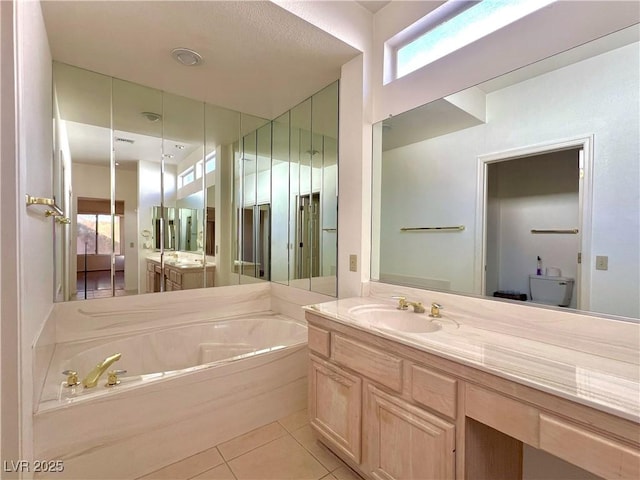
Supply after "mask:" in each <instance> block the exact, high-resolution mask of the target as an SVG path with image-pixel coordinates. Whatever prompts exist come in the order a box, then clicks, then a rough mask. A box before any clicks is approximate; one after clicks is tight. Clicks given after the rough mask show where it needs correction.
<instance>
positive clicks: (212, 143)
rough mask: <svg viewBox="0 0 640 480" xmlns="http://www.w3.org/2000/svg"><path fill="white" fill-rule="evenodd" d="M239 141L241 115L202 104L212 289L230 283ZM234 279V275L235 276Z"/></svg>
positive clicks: (207, 255) (206, 241)
mask: <svg viewBox="0 0 640 480" xmlns="http://www.w3.org/2000/svg"><path fill="white" fill-rule="evenodd" d="M239 137H240V112H236V111H233V110H228V109H226V108H222V107H217V106H214V105H209V104H205V152H206V156H205V168H204V169H205V185H206V190H205V192H206V206H207V216H206V222H207V223H206V225H207V226H206V229H205V232H204V236H205V247H206V252H205V253H206V261H207V268H213V269H214V273H215V280H214V285H220V286H223V285H230V284H232V283H237V282H232V280H231V277H232V263H233V259H235V258H236V257H235V256H234V250H233V248H232V245H235V242H234V240H233V239H234V238H235V229H234V228H233V226H232V218H233V207H232V206H231V204H230V201H231V196H232V191H233V190H232V189H233V180H234V178H233V168H234V155H235V152H236V150H237V148H238V138H239ZM234 278H237V273H236V274H235V275H234Z"/></svg>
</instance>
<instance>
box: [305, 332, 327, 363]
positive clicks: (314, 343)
mask: <svg viewBox="0 0 640 480" xmlns="http://www.w3.org/2000/svg"><path fill="white" fill-rule="evenodd" d="M307 332H308V335H309V341H308V344H309V350H312V351H314V352H316V353H319V354H320V355H322V356H323V357H328V356H329V355H330V354H331V334H330V333H329V331H328V330H323V329H322V328H318V327H314V326H313V325H309V326H308V327H307Z"/></svg>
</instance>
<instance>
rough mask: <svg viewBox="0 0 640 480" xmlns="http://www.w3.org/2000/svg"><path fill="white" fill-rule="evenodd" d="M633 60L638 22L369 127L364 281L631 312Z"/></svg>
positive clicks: (636, 282) (638, 306)
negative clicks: (367, 277) (544, 287)
mask: <svg viewBox="0 0 640 480" xmlns="http://www.w3.org/2000/svg"><path fill="white" fill-rule="evenodd" d="M639 58H640V54H639V43H638V29H637V26H634V27H631V28H628V29H625V30H621V31H619V32H616V33H613V34H611V35H608V36H606V37H603V38H600V39H598V40H595V41H593V42H590V43H588V44H585V45H582V46H580V47H577V48H574V49H572V50H569V51H566V52H563V53H561V54H558V55H555V56H554V57H551V58H548V59H545V60H542V61H540V62H537V63H535V64H532V65H529V66H527V67H524V68H522V69H519V70H516V71H514V72H510V73H508V74H506V75H503V76H501V77H498V78H495V79H492V80H490V81H487V82H485V83H483V84H480V85H477V86H475V87H471V88H469V89H467V90H464V91H462V92H458V93H456V94H453V95H450V96H448V97H445V98H442V99H440V100H437V101H434V102H431V103H429V104H427V105H424V106H422V107H418V108H416V109H414V110H411V111H408V112H405V113H402V114H400V115H396V116H393V117H390V118H388V119H386V120H384V121H382V122H379V123H377V124H376V125H374V136H373V139H374V144H373V205H372V212H373V218H372V225H373V228H372V231H373V235H372V258H371V270H372V279H373V280H374V281H383V282H385V283H392V284H397V285H407V286H414V287H418V288H426V289H430V290H443V291H451V292H456V293H463V294H475V295H485V296H491V297H502V298H508V299H518V300H524V299H525V298H526V300H528V301H532V296H531V295H532V293H533V301H535V302H537V303H540V304H548V305H554V306H556V307H557V306H567V307H570V308H577V309H579V310H586V311H592V312H597V313H605V314H612V315H619V316H624V317H631V318H639V317H640V299H639V296H638V292H639V291H640V256H639V255H640V254H639V249H638V245H640V224H639V222H640V216H639V215H638V212H639V211H640V205H639V198H640V185H639V183H638V178H640V170H639V169H640V166H639V163H638V158H640V152H639V141H638V132H639V131H640V120H639V113H640V112H639V107H638V106H639V92H640V81H639V76H640V65H639ZM541 282H548V283H547V284H552V285H554V286H555V289H556V291H555V292H553V293H552V294H551V296H550V297H549V296H545V295H546V294H542V295H541V296H540V297H539V296H538V295H539V293H538V291H537V290H536V288H537V286H536V285H538V284H540V283H541ZM571 282H573V283H571ZM559 290H562V292H559Z"/></svg>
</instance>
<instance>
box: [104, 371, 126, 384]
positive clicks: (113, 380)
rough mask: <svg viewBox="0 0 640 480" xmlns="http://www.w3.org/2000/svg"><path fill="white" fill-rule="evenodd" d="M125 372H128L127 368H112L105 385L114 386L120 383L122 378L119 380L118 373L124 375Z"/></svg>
mask: <svg viewBox="0 0 640 480" xmlns="http://www.w3.org/2000/svg"><path fill="white" fill-rule="evenodd" d="M125 373H127V371H126V370H111V371H110V372H108V373H107V383H106V384H105V387H114V386H116V385H118V384H119V383H120V380H118V375H124V374H125Z"/></svg>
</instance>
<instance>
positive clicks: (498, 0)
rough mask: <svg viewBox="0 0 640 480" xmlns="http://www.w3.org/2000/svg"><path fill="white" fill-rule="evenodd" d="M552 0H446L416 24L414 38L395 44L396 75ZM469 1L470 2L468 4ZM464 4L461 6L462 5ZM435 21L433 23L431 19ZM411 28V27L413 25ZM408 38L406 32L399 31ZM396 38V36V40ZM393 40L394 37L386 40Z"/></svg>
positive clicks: (457, 47) (494, 29)
mask: <svg viewBox="0 0 640 480" xmlns="http://www.w3.org/2000/svg"><path fill="white" fill-rule="evenodd" d="M554 1H555V0H482V1H480V2H471V3H469V2H461V1H459V0H449V1H448V2H447V3H445V4H444V5H443V6H442V7H440V8H438V9H436V10H434V11H433V12H431V13H430V14H429V15H427V16H426V17H425V18H424V19H423V20H421V21H420V22H419V24H418V25H417V26H416V27H415V28H418V29H420V28H421V30H422V31H421V32H419V33H418V35H420V33H422V34H421V35H420V36H418V37H417V38H416V36H415V34H414V35H412V36H411V37H409V38H410V40H407V41H405V42H403V43H400V44H398V43H396V44H395V52H394V55H393V57H394V58H393V60H395V76H394V77H395V78H401V77H403V76H405V75H407V74H409V73H411V72H414V71H415V70H418V69H419V68H422V67H424V66H425V65H428V64H430V63H432V62H435V61H436V60H438V59H440V58H442V57H445V56H446V55H449V54H450V53H452V52H455V51H456V50H459V49H461V48H462V47H465V46H466V45H469V44H471V43H473V42H475V41H477V40H479V39H481V38H482V37H485V36H487V35H489V34H490V33H493V32H495V31H497V30H499V29H501V28H503V27H505V26H506V25H509V24H510V23H513V22H515V21H517V20H519V19H521V18H523V17H526V16H527V15H530V14H531V13H533V12H535V11H536V10H540V9H541V8H543V7H545V6H547V5H549V4H550V3H553V2H554ZM469 5H471V6H469ZM452 7H453V9H454V10H453V11H454V14H453V16H451V15H448V16H444V20H443V15H442V11H440V10H441V9H445V10H448V11H449V12H451V11H452ZM461 7H464V8H461ZM434 19H437V20H435V21H436V22H437V23H436V24H435V25H434V22H433V21H429V20H434ZM412 29H413V27H412ZM399 36H400V37H402V38H407V33H406V32H402V33H401V34H399ZM396 41H397V40H396ZM388 43H389V44H390V45H393V44H394V39H392V40H390V41H389V42H388Z"/></svg>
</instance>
